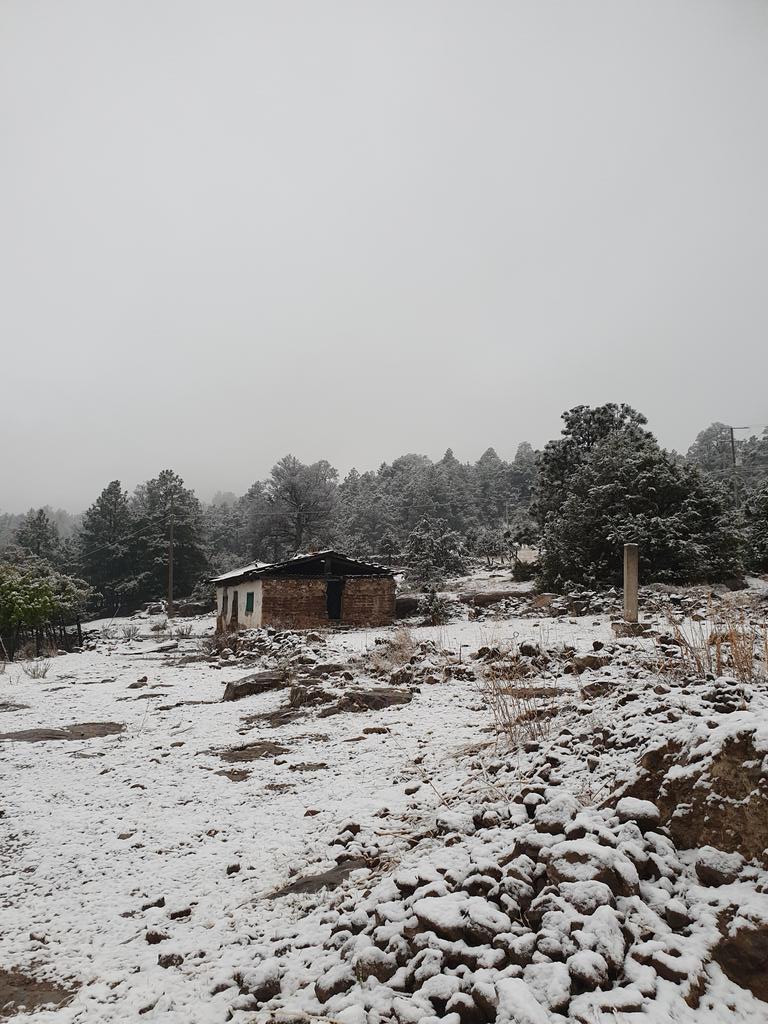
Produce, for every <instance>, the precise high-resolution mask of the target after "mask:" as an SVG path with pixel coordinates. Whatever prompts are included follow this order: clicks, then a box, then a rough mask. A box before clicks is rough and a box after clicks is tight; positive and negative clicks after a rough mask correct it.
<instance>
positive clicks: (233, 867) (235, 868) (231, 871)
mask: <svg viewBox="0 0 768 1024" xmlns="http://www.w3.org/2000/svg"><path fill="white" fill-rule="evenodd" d="M239 871H240V865H239V864H228V865H227V874H228V875H236V874H238V873H239Z"/></svg>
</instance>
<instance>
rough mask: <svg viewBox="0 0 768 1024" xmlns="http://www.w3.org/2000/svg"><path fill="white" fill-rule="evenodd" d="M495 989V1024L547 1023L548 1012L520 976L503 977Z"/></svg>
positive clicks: (548, 1020)
mask: <svg viewBox="0 0 768 1024" xmlns="http://www.w3.org/2000/svg"><path fill="white" fill-rule="evenodd" d="M496 989H497V992H498V1009H497V1013H496V1024H549V1022H550V1016H549V1014H548V1013H547V1011H546V1010H545V1009H544V1008H543V1007H542V1006H541V1005H540V1003H539V1001H538V1000H537V999H536V996H535V995H534V994H533V992H532V991H531V989H530V988H529V987H528V985H527V984H526V983H525V982H524V981H523V979H522V978H503V979H502V980H501V981H499V982H498V983H497V985H496Z"/></svg>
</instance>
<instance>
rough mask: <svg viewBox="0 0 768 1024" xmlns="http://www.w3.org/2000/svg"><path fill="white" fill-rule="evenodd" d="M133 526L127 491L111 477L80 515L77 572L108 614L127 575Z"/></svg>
mask: <svg viewBox="0 0 768 1024" xmlns="http://www.w3.org/2000/svg"><path fill="white" fill-rule="evenodd" d="M133 529H134V523H133V520H132V518H131V512H130V508H129V504H128V493H127V491H124V490H123V488H122V485H121V484H120V481H119V480H113V481H112V482H111V483H110V484H107V486H106V487H105V488H104V490H103V491H102V492H101V494H100V495H99V496H98V498H97V499H96V501H95V502H94V503H93V504H92V505H91V507H90V508H89V509H88V510H87V512H86V513H85V515H84V516H83V522H82V526H81V528H80V534H79V538H78V540H79V556H78V563H79V566H80V571H81V572H82V574H83V575H84V577H85V578H86V579H87V580H88V581H89V582H90V583H91V585H92V586H93V587H94V588H95V589H96V590H97V591H98V592H99V593H100V594H101V597H102V601H103V606H104V610H105V612H106V613H107V614H108V615H114V614H115V612H116V611H117V609H118V607H119V605H120V599H121V595H122V592H123V590H124V587H125V582H126V579H127V578H128V577H129V574H130V554H131V551H132V550H135V549H136V548H135V545H132V543H131V542H132V537H131V533H132V532H133Z"/></svg>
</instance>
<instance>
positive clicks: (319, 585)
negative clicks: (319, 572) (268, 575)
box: [261, 576, 328, 629]
mask: <svg viewBox="0 0 768 1024" xmlns="http://www.w3.org/2000/svg"><path fill="white" fill-rule="evenodd" d="M262 587H263V589H262V603H261V619H262V624H263V625H264V626H278V627H279V626H286V627H288V628H289V629H311V628H312V627H313V626H327V625H328V611H327V606H326V597H325V580H324V579H323V577H322V576H319V577H317V578H316V579H275V580H269V579H266V580H264V581H263V583H262Z"/></svg>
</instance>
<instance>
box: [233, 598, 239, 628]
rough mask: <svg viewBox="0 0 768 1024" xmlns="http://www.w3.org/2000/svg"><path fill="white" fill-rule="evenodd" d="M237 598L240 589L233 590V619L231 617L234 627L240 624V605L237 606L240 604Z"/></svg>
mask: <svg viewBox="0 0 768 1024" xmlns="http://www.w3.org/2000/svg"><path fill="white" fill-rule="evenodd" d="M237 598H238V591H237V590H233V591H232V619H231V623H232V626H233V627H234V628H237V626H238V625H239V622H238V615H239V611H238V607H237V605H238V601H237Z"/></svg>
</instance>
